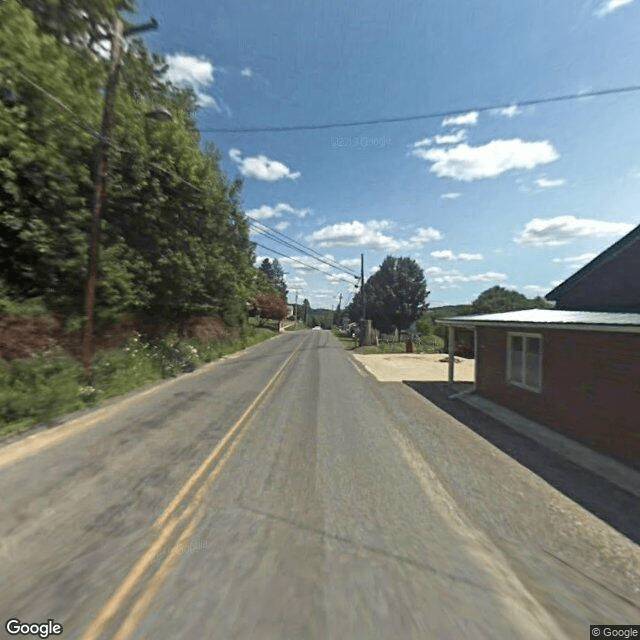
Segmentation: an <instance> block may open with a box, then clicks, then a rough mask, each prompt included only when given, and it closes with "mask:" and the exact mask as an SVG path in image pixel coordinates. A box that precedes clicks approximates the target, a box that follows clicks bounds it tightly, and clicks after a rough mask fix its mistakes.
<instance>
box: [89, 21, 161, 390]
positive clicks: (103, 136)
mask: <svg viewBox="0 0 640 640" xmlns="http://www.w3.org/2000/svg"><path fill="white" fill-rule="evenodd" d="M157 28H158V23H157V22H156V20H155V19H152V21H151V22H150V23H149V24H145V25H141V26H139V27H133V28H131V29H128V30H127V31H126V33H125V34H124V35H130V34H132V33H139V32H141V31H148V30H150V29H157ZM110 37H111V68H110V70H109V77H108V79H107V86H106V88H105V96H104V108H103V110H102V128H101V130H100V140H99V141H98V151H97V159H96V168H95V176H94V182H93V208H92V211H91V234H90V236H89V273H88V275H87V289H86V294H85V313H86V315H87V320H86V322H85V325H84V333H83V336H82V364H83V366H84V372H85V376H86V377H87V379H88V380H91V376H92V371H91V360H92V358H93V331H94V315H95V301H96V285H97V283H98V252H99V248H100V215H101V213H102V207H103V205H104V201H105V198H106V195H107V177H108V174H109V147H110V146H111V135H112V133H113V122H114V111H115V102H116V92H117V89H118V78H119V75H120V66H121V63H122V51H123V49H122V38H123V32H122V20H121V19H120V17H119V16H116V17H115V18H114V20H113V31H112V33H111V36H110Z"/></svg>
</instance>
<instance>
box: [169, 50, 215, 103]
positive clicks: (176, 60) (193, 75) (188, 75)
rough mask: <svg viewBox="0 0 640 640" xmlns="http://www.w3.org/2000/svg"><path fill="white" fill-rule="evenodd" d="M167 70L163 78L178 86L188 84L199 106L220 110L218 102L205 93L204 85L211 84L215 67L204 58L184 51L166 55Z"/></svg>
mask: <svg viewBox="0 0 640 640" xmlns="http://www.w3.org/2000/svg"><path fill="white" fill-rule="evenodd" d="M166 61H167V67H168V68H167V71H166V74H165V78H166V79H167V80H169V82H172V83H173V84H175V85H177V86H179V87H187V86H190V87H191V88H192V89H193V90H194V92H195V94H196V96H197V98H198V104H199V105H200V106H201V107H205V108H206V107H213V108H214V109H215V110H216V111H221V109H220V107H219V106H218V103H217V102H216V101H215V99H214V98H212V97H211V96H210V95H208V94H206V93H205V89H206V87H208V86H209V85H210V84H213V74H214V71H216V68H215V67H214V66H213V64H212V63H211V62H210V61H209V60H207V59H206V58H196V57H195V56H190V55H187V54H184V53H176V54H169V55H167V56H166Z"/></svg>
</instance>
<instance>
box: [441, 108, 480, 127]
mask: <svg viewBox="0 0 640 640" xmlns="http://www.w3.org/2000/svg"><path fill="white" fill-rule="evenodd" d="M478 115H479V114H478V112H477V111H469V113H463V114H461V115H459V116H450V117H448V118H445V119H444V120H443V121H442V126H443V127H450V126H456V125H457V126H461V127H464V126H466V125H472V124H475V123H476V122H478Z"/></svg>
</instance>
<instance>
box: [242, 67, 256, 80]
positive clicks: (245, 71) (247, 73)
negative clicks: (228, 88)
mask: <svg viewBox="0 0 640 640" xmlns="http://www.w3.org/2000/svg"><path fill="white" fill-rule="evenodd" d="M240 75H241V76H242V77H243V78H250V77H251V76H252V75H253V71H252V70H251V69H250V68H249V67H245V68H244V69H242V70H241V71H240Z"/></svg>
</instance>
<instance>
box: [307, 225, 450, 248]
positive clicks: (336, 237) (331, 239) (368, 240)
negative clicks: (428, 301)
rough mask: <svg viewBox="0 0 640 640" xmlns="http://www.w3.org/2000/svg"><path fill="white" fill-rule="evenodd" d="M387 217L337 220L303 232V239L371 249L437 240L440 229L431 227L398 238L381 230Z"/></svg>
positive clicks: (316, 242)
mask: <svg viewBox="0 0 640 640" xmlns="http://www.w3.org/2000/svg"><path fill="white" fill-rule="evenodd" d="M391 226H392V225H391V222H389V221H388V220H370V221H368V222H359V221H358V220H353V221H352V222H339V223H337V224H332V225H329V226H327V227H323V228H322V229H318V230H317V231H314V232H313V233H311V234H310V235H308V236H307V238H306V240H307V242H311V243H314V244H317V245H319V246H321V247H327V248H329V247H363V248H366V249H371V250H373V251H397V250H399V249H412V248H413V249H415V248H418V247H420V246H422V245H424V244H426V243H427V242H431V241H432V240H440V239H441V238H442V233H441V232H440V231H438V230H437V229H433V228H432V227H428V228H426V229H424V228H418V229H416V231H415V233H414V234H413V237H412V239H411V240H398V239H397V238H394V237H393V236H391V235H387V234H385V233H383V232H384V231H386V230H388V229H390V228H391Z"/></svg>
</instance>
